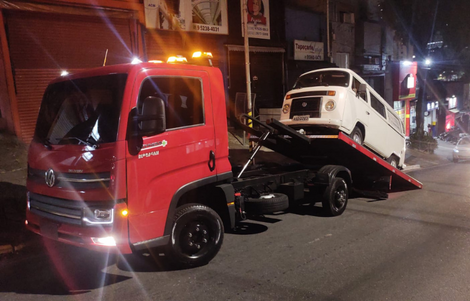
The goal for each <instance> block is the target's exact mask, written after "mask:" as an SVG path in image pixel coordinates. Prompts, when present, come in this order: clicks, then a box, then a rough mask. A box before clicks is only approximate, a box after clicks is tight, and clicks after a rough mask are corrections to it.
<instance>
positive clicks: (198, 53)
mask: <svg viewBox="0 0 470 301" xmlns="http://www.w3.org/2000/svg"><path fill="white" fill-rule="evenodd" d="M200 57H204V58H213V56H212V53H211V52H202V51H196V52H194V53H193V56H192V58H193V59H194V58H200Z"/></svg>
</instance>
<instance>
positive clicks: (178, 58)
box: [166, 55, 188, 63]
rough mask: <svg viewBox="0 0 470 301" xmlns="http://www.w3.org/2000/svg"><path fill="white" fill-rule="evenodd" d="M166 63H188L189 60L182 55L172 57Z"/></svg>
mask: <svg viewBox="0 0 470 301" xmlns="http://www.w3.org/2000/svg"><path fill="white" fill-rule="evenodd" d="M166 62H167V63H187V62H188V60H187V59H186V58H185V57H184V56H182V55H177V56H170V57H169V58H168V60H167V61H166Z"/></svg>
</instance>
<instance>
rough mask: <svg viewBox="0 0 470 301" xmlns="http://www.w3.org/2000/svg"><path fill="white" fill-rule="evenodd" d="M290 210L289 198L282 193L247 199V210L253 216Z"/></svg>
mask: <svg viewBox="0 0 470 301" xmlns="http://www.w3.org/2000/svg"><path fill="white" fill-rule="evenodd" d="M287 208H289V198H288V197H287V195H285V194H282V193H267V194H262V195H261V196H260V197H259V198H247V199H246V200H245V210H246V212H247V213H251V214H267V213H273V212H276V211H282V210H286V209H287Z"/></svg>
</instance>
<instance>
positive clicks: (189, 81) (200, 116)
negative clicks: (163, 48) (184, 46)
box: [137, 77, 204, 130]
mask: <svg viewBox="0 0 470 301" xmlns="http://www.w3.org/2000/svg"><path fill="white" fill-rule="evenodd" d="M148 96H155V97H160V98H161V99H163V100H164V101H165V115H166V128H167V130H169V129H174V128H180V127H187V126H194V125H200V124H204V113H203V112H204V111H203V107H204V106H203V96H202V82H201V79H199V78H192V77H150V78H147V79H145V80H144V82H143V83H142V87H141V90H140V94H139V100H138V103H137V109H138V110H139V112H140V111H141V110H142V103H143V101H144V99H145V98H146V97H148Z"/></svg>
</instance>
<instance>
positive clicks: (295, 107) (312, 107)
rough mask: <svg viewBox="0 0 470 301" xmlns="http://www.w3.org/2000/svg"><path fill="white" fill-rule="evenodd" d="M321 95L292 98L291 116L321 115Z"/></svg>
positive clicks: (314, 116)
mask: <svg viewBox="0 0 470 301" xmlns="http://www.w3.org/2000/svg"><path fill="white" fill-rule="evenodd" d="M320 105H321V97H305V98H297V99H293V100H292V104H291V110H290V118H291V119H292V117H294V116H299V115H309V117H310V118H319V117H320Z"/></svg>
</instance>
